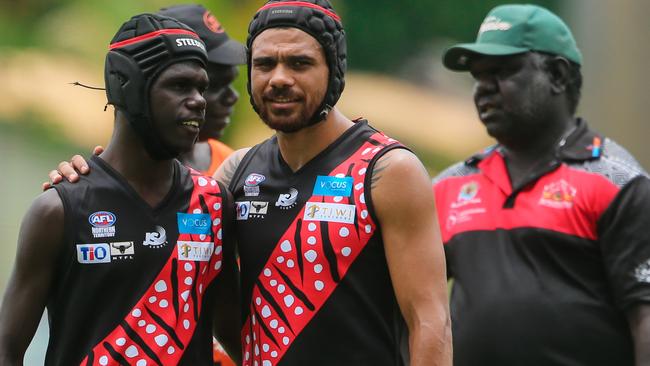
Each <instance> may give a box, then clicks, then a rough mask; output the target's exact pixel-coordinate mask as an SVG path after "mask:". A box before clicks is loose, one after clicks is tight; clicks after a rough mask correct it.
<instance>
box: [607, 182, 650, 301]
mask: <svg viewBox="0 0 650 366" xmlns="http://www.w3.org/2000/svg"><path fill="white" fill-rule="evenodd" d="M649 211H650V180H649V179H648V178H647V177H645V176H637V177H636V178H634V179H632V180H630V181H629V182H628V183H627V184H626V185H625V186H623V187H622V189H621V190H620V191H619V192H618V194H617V195H616V197H615V198H614V200H613V201H612V202H611V204H610V205H609V207H608V208H607V210H606V211H605V212H604V213H603V215H602V216H601V217H600V219H599V220H598V237H599V240H600V245H601V251H602V255H603V262H604V265H605V270H606V272H607V276H608V279H609V282H610V288H611V289H612V292H613V294H614V299H615V301H616V304H617V306H618V307H619V308H620V309H621V310H623V311H626V310H628V309H629V308H630V307H631V306H633V305H636V304H638V303H650V212H649Z"/></svg>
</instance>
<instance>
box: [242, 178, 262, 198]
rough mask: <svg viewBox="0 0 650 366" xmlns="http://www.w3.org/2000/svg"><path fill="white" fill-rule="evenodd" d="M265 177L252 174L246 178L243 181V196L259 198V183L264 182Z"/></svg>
mask: <svg viewBox="0 0 650 366" xmlns="http://www.w3.org/2000/svg"><path fill="white" fill-rule="evenodd" d="M265 180H266V177H265V176H263V175H262V174H257V173H252V174H249V175H248V177H246V180H245V181H244V195H245V196H259V195H260V187H259V185H260V183H262V182H264V181H265Z"/></svg>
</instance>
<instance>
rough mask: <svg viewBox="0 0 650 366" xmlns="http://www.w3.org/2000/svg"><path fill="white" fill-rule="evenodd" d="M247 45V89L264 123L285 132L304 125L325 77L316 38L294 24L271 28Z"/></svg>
mask: <svg viewBox="0 0 650 366" xmlns="http://www.w3.org/2000/svg"><path fill="white" fill-rule="evenodd" d="M251 48H252V64H251V93H252V95H253V101H254V102H255V105H256V106H257V108H258V110H259V115H260V117H261V118H262V120H263V121H264V123H266V124H267V125H268V126H269V127H271V128H272V129H274V130H277V131H282V132H287V133H290V132H295V131H298V130H300V129H302V128H303V127H306V126H308V125H309V120H310V118H311V116H312V115H313V114H314V113H315V112H316V109H317V108H318V107H319V106H320V104H321V103H322V101H323V99H324V97H325V93H326V92H327V83H328V77H329V68H328V67H327V62H326V60H325V54H324V53H323V49H322V47H321V46H320V44H319V43H318V41H316V39H314V38H313V37H312V36H310V35H309V34H307V33H305V32H303V31H301V30H299V29H297V28H271V29H267V30H265V31H264V32H262V33H261V34H260V35H259V36H257V38H255V41H254V42H253V45H252V47H251Z"/></svg>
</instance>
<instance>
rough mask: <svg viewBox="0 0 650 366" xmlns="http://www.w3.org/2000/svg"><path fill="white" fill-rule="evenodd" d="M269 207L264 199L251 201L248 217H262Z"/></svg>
mask: <svg viewBox="0 0 650 366" xmlns="http://www.w3.org/2000/svg"><path fill="white" fill-rule="evenodd" d="M268 209H269V203H268V202H266V201H251V206H250V217H264V215H266V212H267V211H268Z"/></svg>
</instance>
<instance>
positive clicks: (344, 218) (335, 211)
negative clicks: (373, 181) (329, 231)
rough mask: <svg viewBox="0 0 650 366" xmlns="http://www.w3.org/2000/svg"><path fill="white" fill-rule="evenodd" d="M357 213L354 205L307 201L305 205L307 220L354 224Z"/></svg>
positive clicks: (304, 218)
mask: <svg viewBox="0 0 650 366" xmlns="http://www.w3.org/2000/svg"><path fill="white" fill-rule="evenodd" d="M355 214H356V210H355V206H354V205H345V204H341V203H322V202H307V204H306V205H305V214H304V215H303V220H305V221H329V222H340V223H344V224H353V223H354V216H355Z"/></svg>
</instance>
